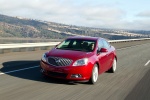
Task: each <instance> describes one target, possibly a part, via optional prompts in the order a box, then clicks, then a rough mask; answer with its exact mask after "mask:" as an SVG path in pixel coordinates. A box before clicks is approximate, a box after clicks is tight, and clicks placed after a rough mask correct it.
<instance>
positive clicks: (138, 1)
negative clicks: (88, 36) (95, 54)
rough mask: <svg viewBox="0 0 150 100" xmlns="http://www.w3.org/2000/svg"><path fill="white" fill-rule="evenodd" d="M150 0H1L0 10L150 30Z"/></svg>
mask: <svg viewBox="0 0 150 100" xmlns="http://www.w3.org/2000/svg"><path fill="white" fill-rule="evenodd" d="M149 4H150V0H0V14H3V15H9V16H18V17H23V18H30V19H37V20H43V21H50V22H57V23H63V24H69V25H77V26H86V27H96V28H111V29H133V30H150V6H149Z"/></svg>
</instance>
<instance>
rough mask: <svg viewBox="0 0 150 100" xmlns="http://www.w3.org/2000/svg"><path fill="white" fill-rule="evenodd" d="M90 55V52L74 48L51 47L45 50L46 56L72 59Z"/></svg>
mask: <svg viewBox="0 0 150 100" xmlns="http://www.w3.org/2000/svg"><path fill="white" fill-rule="evenodd" d="M90 55H92V52H83V51H74V50H62V49H55V48H54V49H52V50H51V51H49V52H47V56H48V57H49V56H52V57H62V58H69V59H72V60H77V59H81V58H88V57H89V56H90Z"/></svg>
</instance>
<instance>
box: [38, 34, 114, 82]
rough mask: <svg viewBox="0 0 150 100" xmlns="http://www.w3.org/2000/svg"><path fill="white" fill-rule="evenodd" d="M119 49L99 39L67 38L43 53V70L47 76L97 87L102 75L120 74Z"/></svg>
mask: <svg viewBox="0 0 150 100" xmlns="http://www.w3.org/2000/svg"><path fill="white" fill-rule="evenodd" d="M116 61H117V56H116V50H115V48H114V47H113V46H111V45H110V44H109V43H108V42H107V41H106V40H105V39H103V38H98V37H79V36H74V37H70V38H67V39H66V40H64V41H63V42H61V43H60V44H59V45H57V46H55V48H53V49H52V50H50V51H48V52H46V53H45V54H43V56H42V59H41V62H40V67H41V68H42V69H41V72H42V73H43V75H45V76H50V77H54V78H61V79H66V80H71V81H89V82H90V83H92V84H94V83H95V82H96V81H97V79H98V75H99V74H101V73H103V72H105V71H111V72H115V71H116Z"/></svg>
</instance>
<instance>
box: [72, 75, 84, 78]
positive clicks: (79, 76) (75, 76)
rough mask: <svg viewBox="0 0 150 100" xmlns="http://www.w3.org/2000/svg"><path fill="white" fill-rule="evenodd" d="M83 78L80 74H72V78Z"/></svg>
mask: <svg viewBox="0 0 150 100" xmlns="http://www.w3.org/2000/svg"><path fill="white" fill-rule="evenodd" d="M81 77H82V75H80V74H72V75H71V78H81Z"/></svg>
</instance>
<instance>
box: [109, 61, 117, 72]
mask: <svg viewBox="0 0 150 100" xmlns="http://www.w3.org/2000/svg"><path fill="white" fill-rule="evenodd" d="M116 66H117V61H116V58H114V61H113V65H112V67H111V68H110V69H109V72H111V73H114V72H115V71H116Z"/></svg>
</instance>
